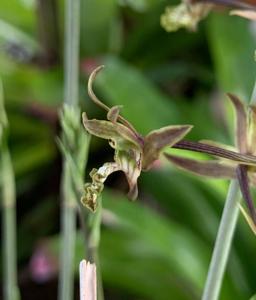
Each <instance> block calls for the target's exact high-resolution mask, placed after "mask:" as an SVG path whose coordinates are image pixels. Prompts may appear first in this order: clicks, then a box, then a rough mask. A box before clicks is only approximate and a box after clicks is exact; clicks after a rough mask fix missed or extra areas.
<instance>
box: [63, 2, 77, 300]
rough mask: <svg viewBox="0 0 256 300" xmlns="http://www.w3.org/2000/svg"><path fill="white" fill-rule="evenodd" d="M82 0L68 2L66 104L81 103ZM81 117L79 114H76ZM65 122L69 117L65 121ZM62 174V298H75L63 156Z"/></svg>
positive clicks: (72, 218) (68, 181)
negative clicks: (80, 38)
mask: <svg viewBox="0 0 256 300" xmlns="http://www.w3.org/2000/svg"><path fill="white" fill-rule="evenodd" d="M79 24H80V0H66V1H65V86H64V104H65V105H68V106H70V109H71V110H72V109H74V110H75V108H76V107H77V106H78V98H79V97H78V90H79V71H78V70H79V67H78V66H79V33H80V31H79ZM77 118H78V120H79V119H80V116H79V115H78V116H77ZM63 121H64V122H65V121H66V120H63ZM72 146H73V145H71V147H72ZM63 160H64V161H63V176H62V184H61V189H62V198H63V205H62V211H61V215H62V216H61V218H62V220H61V221H62V222H61V223H62V228H61V231H62V245H61V256H60V277H59V299H60V300H72V299H73V286H74V267H73V263H74V251H75V236H76V208H77V206H76V205H77V202H76V197H75V194H74V191H73V184H72V173H71V168H70V165H69V163H68V161H67V160H66V158H65V156H64V155H63Z"/></svg>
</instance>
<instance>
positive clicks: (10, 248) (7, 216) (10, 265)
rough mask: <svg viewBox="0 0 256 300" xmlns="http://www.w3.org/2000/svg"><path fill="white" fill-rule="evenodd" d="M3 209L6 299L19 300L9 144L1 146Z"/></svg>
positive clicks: (14, 202) (14, 192)
mask: <svg viewBox="0 0 256 300" xmlns="http://www.w3.org/2000/svg"><path fill="white" fill-rule="evenodd" d="M1 177H2V209H3V211H2V212H3V219H2V222H3V267H4V269H3V281H4V284H3V288H4V299H5V300H18V299H19V298H20V297H19V290H18V283H17V256H16V207H15V206H16V205H15V204H16V191H15V179H14V173H13V167H12V162H11V157H10V153H9V150H8V147H7V145H5V143H4V145H2V148H1Z"/></svg>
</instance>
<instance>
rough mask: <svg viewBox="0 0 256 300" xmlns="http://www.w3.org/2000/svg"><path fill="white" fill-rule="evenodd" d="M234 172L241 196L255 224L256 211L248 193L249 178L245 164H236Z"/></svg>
mask: <svg viewBox="0 0 256 300" xmlns="http://www.w3.org/2000/svg"><path fill="white" fill-rule="evenodd" d="M236 173H237V179H238V182H239V185H240V189H241V192H242V195H243V198H244V200H245V202H246V204H247V207H248V210H249V212H250V215H251V218H252V220H253V222H254V224H256V211H255V207H254V204H253V200H252V196H251V193H250V188H249V180H248V174H247V166H244V165H238V166H237V168H236Z"/></svg>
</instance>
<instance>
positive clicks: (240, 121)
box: [227, 93, 247, 154]
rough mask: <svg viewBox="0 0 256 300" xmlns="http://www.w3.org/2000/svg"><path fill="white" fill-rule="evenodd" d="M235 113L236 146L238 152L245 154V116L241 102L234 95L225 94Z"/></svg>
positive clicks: (244, 109)
mask: <svg viewBox="0 0 256 300" xmlns="http://www.w3.org/2000/svg"><path fill="white" fill-rule="evenodd" d="M227 95H228V97H229V99H230V100H231V103H232V104H233V107H234V109H235V112H236V144H237V147H238V149H239V151H240V152H241V153H242V154H244V153H246V152H247V115H246V108H245V106H244V104H243V102H242V101H241V100H240V99H239V98H238V97H237V96H235V95H233V94H230V93H228V94H227Z"/></svg>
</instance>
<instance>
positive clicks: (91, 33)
mask: <svg viewBox="0 0 256 300" xmlns="http://www.w3.org/2000/svg"><path fill="white" fill-rule="evenodd" d="M117 8H118V6H117V1H116V0H105V1H101V0H88V1H81V51H82V55H83V54H87V55H95V54H97V53H103V52H106V51H108V50H109V49H110V46H111V45H112V46H113V44H111V43H112V41H111V39H112V36H111V35H112V34H115V39H116V41H115V45H114V48H116V49H118V48H119V44H120V43H121V40H120V39H121V35H120V33H119V32H118V31H117V30H116V28H114V27H117V26H118V27H119V28H120V27H121V24H120V23H117V20H118V15H117V13H118V11H117ZM116 49H115V50H116Z"/></svg>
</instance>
